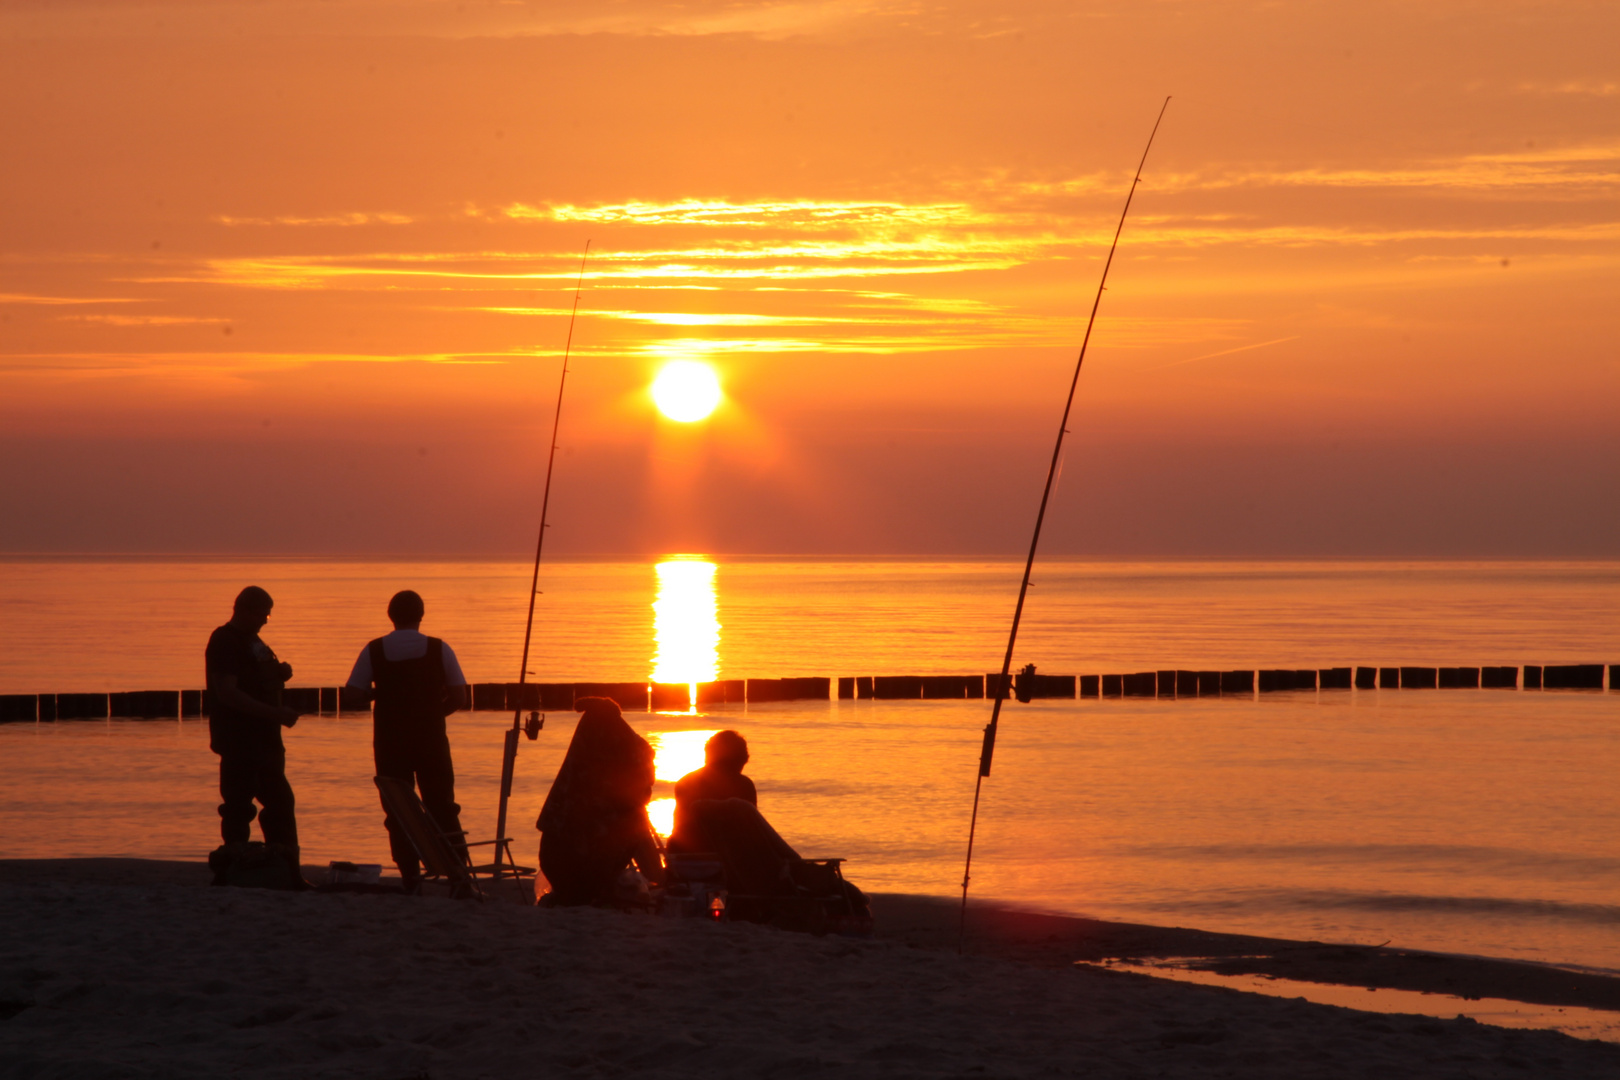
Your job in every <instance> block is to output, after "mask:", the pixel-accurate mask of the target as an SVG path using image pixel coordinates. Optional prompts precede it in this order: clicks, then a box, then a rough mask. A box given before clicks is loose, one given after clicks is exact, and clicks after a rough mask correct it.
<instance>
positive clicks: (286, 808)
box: [206, 585, 302, 884]
mask: <svg viewBox="0 0 1620 1080" xmlns="http://www.w3.org/2000/svg"><path fill="white" fill-rule="evenodd" d="M274 606H275V601H273V600H271V599H270V594H269V593H267V592H265V591H264V590H263V589H261V588H259V587H258V586H257V585H249V586H248V587H247V588H245V589H243V590H242V591H241V592H240V593H238V594H237V597H236V604H235V607H234V610H233V611H232V614H231V620H230V622H228V623H226V624H225V625H224V626H221V627H219V628H218V629H216V630H215V631H214V633H213V634H212V635H211V636H210V637H209V639H208V651H207V659H206V663H207V674H208V691H209V695H210V697H211V705H210V707H209V711H208V744H209V747H210V748H211V749H212V750H213V751H214V753H216V754H218V755H219V796H220V799H221V800H223V801H222V802H221V803H220V806H219V819H220V821H219V832H220V836H221V838H222V839H223V840H224V841H225V844H226V846H227V848H229V847H231V846H232V845H239V846H243V847H245V845H246V844H247V842H248V838H249V837H250V836H252V825H253V819H254V818H255V817H257V818H258V819H259V830H260V832H262V833H263V834H264V842H265V844H266V845H276V846H278V847H279V848H280V849H282V852H281V853H282V854H283V855H284V856H285V858H287V859H288V860H289V861H290V863H291V876H292V878H293V879H296V883H297V884H302V879H301V878H297V877H296V875H297V871H298V820H297V818H296V816H295V814H294V808H293V790H292V785H291V784H289V783H288V782H287V751H286V747H285V746H284V745H283V744H282V741H281V729H282V728H284V727H289V728H290V727H292V726H293V725H294V724H296V723H298V712H297V711H296V710H294V709H288V708H283V707H282V705H281V690H282V687H283V686H284V685H286V682H287V680H288V679H290V678H292V665H290V664H285V663H282V662H281V661H280V660H279V659H277V657H276V654H275V653H274V652H273V651H272V650H271V648H270V646H268V645H266V644H265V643H264V642H263V641H262V640H261V639H260V638H259V631H260V630H261V629H263V627H264V624H265V623H267V622H269V621H270V609H271V608H272V607H274ZM255 801H257V803H258V804H259V806H260V807H262V809H255V807H254V805H253V804H254V802H255ZM210 862H211V863H212V862H214V860H212V859H211V860H210ZM215 870H216V874H217V876H216V881H223V880H224V878H225V870H224V866H223V865H219V866H215Z"/></svg>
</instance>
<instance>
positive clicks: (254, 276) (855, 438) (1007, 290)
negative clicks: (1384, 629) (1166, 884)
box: [0, 0, 1620, 556]
mask: <svg viewBox="0 0 1620 1080" xmlns="http://www.w3.org/2000/svg"><path fill="white" fill-rule="evenodd" d="M1617 40H1620V12H1617V11H1616V9H1615V8H1614V7H1613V6H1612V5H1605V4H1599V3H1591V4H1579V3H1570V4H1559V3H1534V4H1531V3H1455V2H1440V3H1427V4H1423V5H1412V4H1395V3H1387V4H1379V3H1372V4H1361V5H1354V6H1350V5H1342V4H1312V3H1266V4H1262V3H1244V4H1239V3H1175V2H1164V3H1141V2H1138V3H1125V2H1123V0H1110V2H1105V3H1050V4H1042V3H1027V4H1020V3H980V4H929V5H916V4H889V3H883V2H874V3H840V2H827V3H780V4H747V5H745V4H730V3H687V4H679V5H675V4H657V3H642V4H636V3H602V2H596V3H578V4H563V3H548V4H541V3H521V2H508V3H480V2H476V0H462V2H461V3H441V2H436V0H435V2H428V0H416V2H410V0H329V2H324V3H303V2H283V0H258V2H253V3H209V2H200V0H199V2H189V3H187V2H182V3H151V4H148V3H139V2H121V3H116V4H113V3H98V2H91V0H51V2H48V3H46V2H37V3H36V2H30V0H23V2H13V3H11V4H8V5H7V6H6V7H4V8H0V102H3V103H4V104H3V106H0V145H3V146H4V147H5V167H4V169H3V170H0V235H3V237H4V241H3V243H0V465H3V469H0V505H3V506H4V507H5V508H6V512H5V513H4V514H0V550H13V551H76V550H90V551H109V550H111V551H119V550H125V551H241V552H341V553H356V554H379V553H385V552H442V553H455V552H468V553H485V552H487V553H517V552H521V551H523V550H524V549H525V548H526V547H528V546H529V545H530V544H532V534H533V529H534V524H535V519H536V514H537V502H538V500H537V489H538V480H539V477H540V474H541V469H542V468H543V464H544V446H545V438H546V431H547V426H548V424H549V419H550V415H551V413H550V410H551V406H552V403H553V394H554V391H555V383H556V376H557V365H558V362H559V360H558V357H559V354H560V351H561V347H562V344H563V339H564V335H565V333H566V329H567V309H568V305H569V302H570V298H571V291H572V274H573V271H574V269H575V268H576V267H577V264H578V258H579V252H580V250H581V249H582V248H583V246H584V244H585V241H586V240H587V239H589V240H591V242H592V247H593V252H594V254H593V258H592V260H591V265H590V268H589V271H588V273H587V279H586V295H585V300H584V305H583V307H582V317H581V321H580V325H579V328H578V333H577V337H576V343H577V348H576V353H575V356H576V363H575V365H574V376H573V381H572V382H571V383H570V388H569V395H570V396H569V399H568V402H567V405H566V408H565V412H564V433H563V438H562V443H563V446H564V453H563V454H562V456H561V457H560V458H559V469H560V471H559V475H558V487H557V492H556V496H555V500H554V517H553V520H554V521H555V522H556V529H555V532H554V534H553V540H554V542H555V544H556V550H557V551H558V552H567V553H573V554H582V555H586V554H598V553H623V552H665V551H681V550H685V551H706V552H719V553H725V552H851V553H855V552H995V551H1009V552H1010V551H1016V550H1018V549H1019V548H1020V547H1021V546H1022V545H1023V544H1024V543H1026V542H1027V531H1028V528H1029V525H1030V522H1031V519H1032V517H1033V512H1034V503H1035V499H1036V497H1037V496H1038V493H1039V485H1040V482H1041V480H1042V478H1043V475H1044V467H1045V459H1046V457H1047V455H1048V454H1049V453H1050V440H1051V438H1052V435H1053V429H1054V427H1055V424H1056V419H1057V414H1058V410H1059V409H1060V407H1061V396H1062V393H1063V390H1064V388H1065V387H1066V384H1067V379H1068V375H1069V373H1070V371H1071V370H1072V364H1073V358H1074V352H1075V348H1076V346H1077V345H1078V341H1079V338H1080V334H1081V331H1082V329H1083V325H1084V317H1085V313H1086V311H1087V310H1088V308H1089V305H1090V300H1091V294H1092V291H1093V289H1094V288H1095V285H1096V280H1097V274H1098V272H1099V270H1100V267H1101V257H1102V255H1103V253H1104V251H1105V247H1106V242H1107V238H1108V236H1109V235H1110V234H1111V231H1112V226H1113V220H1114V218H1115V216H1116V215H1117V213H1118V207H1119V204H1120V201H1121V199H1122V198H1123V195H1124V191H1125V188H1126V186H1127V183H1128V180H1129V172H1130V168H1131V166H1132V165H1133V164H1134V162H1135V159H1136V157H1137V155H1138V154H1139V153H1140V149H1141V143H1142V141H1143V139H1144V138H1145V136H1146V133H1147V129H1148V127H1149V126H1150V124H1151V122H1152V119H1153V115H1154V113H1155V112H1156V110H1157V108H1158V105H1159V102H1160V101H1161V100H1162V98H1163V96H1164V95H1165V94H1167V93H1168V94H1174V95H1175V100H1174V102H1173V103H1172V105H1171V107H1170V111H1169V113H1168V115H1167V117H1166V120H1165V124H1164V127H1163V129H1162V130H1161V133H1160V139H1159V143H1158V144H1157V146H1156V148H1155V151H1154V155H1153V158H1152V159H1151V160H1150V161H1149V163H1148V169H1147V173H1146V177H1145V182H1144V185H1143V187H1142V189H1141V190H1140V192H1139V194H1138V197H1137V202H1136V204H1135V207H1134V211H1133V213H1134V216H1133V218H1132V220H1131V222H1130V224H1129V225H1128V226H1127V229H1126V233H1125V237H1124V241H1123V245H1122V248H1121V252H1120V255H1119V258H1118V259H1117V261H1116V264H1115V270H1114V276H1113V278H1112V279H1111V282H1110V290H1109V293H1108V295H1107V297H1106V299H1105V301H1104V304H1103V309H1102V318H1101V319H1100V321H1099V324H1098V330H1097V333H1096V336H1095V338H1094V342H1093V349H1092V352H1091V354H1090V356H1089V358H1088V360H1087V371H1086V373H1085V375H1084V376H1083V377H1082V381H1081V390H1080V395H1079V399H1078V405H1077V412H1076V422H1075V423H1074V425H1073V430H1074V436H1073V442H1072V448H1071V451H1070V453H1069V455H1068V459H1067V462H1066V466H1065V471H1064V476H1063V480H1062V483H1061V485H1060V488H1059V493H1058V497H1057V503H1056V506H1055V511H1054V514H1055V516H1054V517H1053V519H1052V523H1051V527H1050V528H1049V530H1048V532H1047V540H1046V545H1047V546H1046V550H1048V551H1051V552H1053V553H1057V552H1073V553H1098V554H1123V555H1336V554H1345V555H1380V554H1401V555H1437V556H1448V555H1603V556H1613V555H1617V554H1620V549H1617V537H1620V528H1617V526H1620V510H1616V509H1615V506H1616V502H1615V500H1614V498H1613V497H1612V493H1613V491H1614V490H1615V487H1616V481H1617V480H1620V465H1617V463H1620V453H1617V451H1620V446H1617V443H1620V437H1617V432H1620V423H1617V421H1616V415H1617V411H1620V303H1616V301H1615V295H1616V292H1617V289H1616V282H1617V280H1620V275H1617V269H1620V60H1617V59H1616V57H1617V55H1620V54H1617V53H1616V50H1615V48H1614V43H1615V42H1616V41H1617ZM669 357H698V358H705V359H708V360H709V361H711V362H712V363H713V364H714V365H715V367H716V368H717V369H718V370H719V371H720V373H721V376H722V380H723V382H724V385H725V389H726V393H727V402H726V404H725V405H724V406H723V407H722V409H721V411H720V412H719V413H717V414H716V416H715V417H714V418H713V419H712V420H711V421H709V422H707V423H705V424H702V425H698V426H695V427H691V428H685V427H679V426H677V425H674V424H672V423H670V422H668V421H664V420H661V419H659V418H658V417H657V416H656V415H655V414H654V412H653V409H652V407H651V403H650V401H649V399H648V398H647V396H646V394H645V392H644V391H645V387H646V385H647V383H648V382H649V381H650V379H651V376H652V374H653V373H654V372H655V371H656V370H657V367H658V365H659V363H660V362H661V361H662V360H664V359H666V358H669Z"/></svg>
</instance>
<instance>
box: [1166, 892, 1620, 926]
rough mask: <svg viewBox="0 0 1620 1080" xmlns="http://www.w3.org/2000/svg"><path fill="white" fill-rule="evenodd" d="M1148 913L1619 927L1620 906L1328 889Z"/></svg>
mask: <svg viewBox="0 0 1620 1080" xmlns="http://www.w3.org/2000/svg"><path fill="white" fill-rule="evenodd" d="M1142 907H1143V908H1144V909H1152V910H1156V911H1177V912H1228V911H1244V912H1250V913H1252V912H1254V911H1256V910H1266V909H1269V910H1273V911H1283V910H1287V911H1370V912H1385V913H1388V912H1422V913H1434V914H1437V915H1456V916H1464V917H1469V916H1476V917H1504V916H1505V917H1509V918H1524V919H1557V920H1560V921H1563V922H1571V923H1582V924H1585V925H1620V906H1616V905H1612V904H1572V903H1566V902H1563V901H1558V900H1522V899H1514V898H1511V897H1501V896H1423V895H1419V894H1416V893H1360V892H1348V891H1337V890H1330V889H1313V890H1305V889H1301V890H1286V889H1285V890H1265V891H1263V892H1262V891H1255V892H1250V893H1245V894H1243V895H1231V896H1226V897H1219V898H1213V897H1212V898H1207V899H1201V900H1184V901H1166V902H1159V903H1151V904H1144V905H1142Z"/></svg>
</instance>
